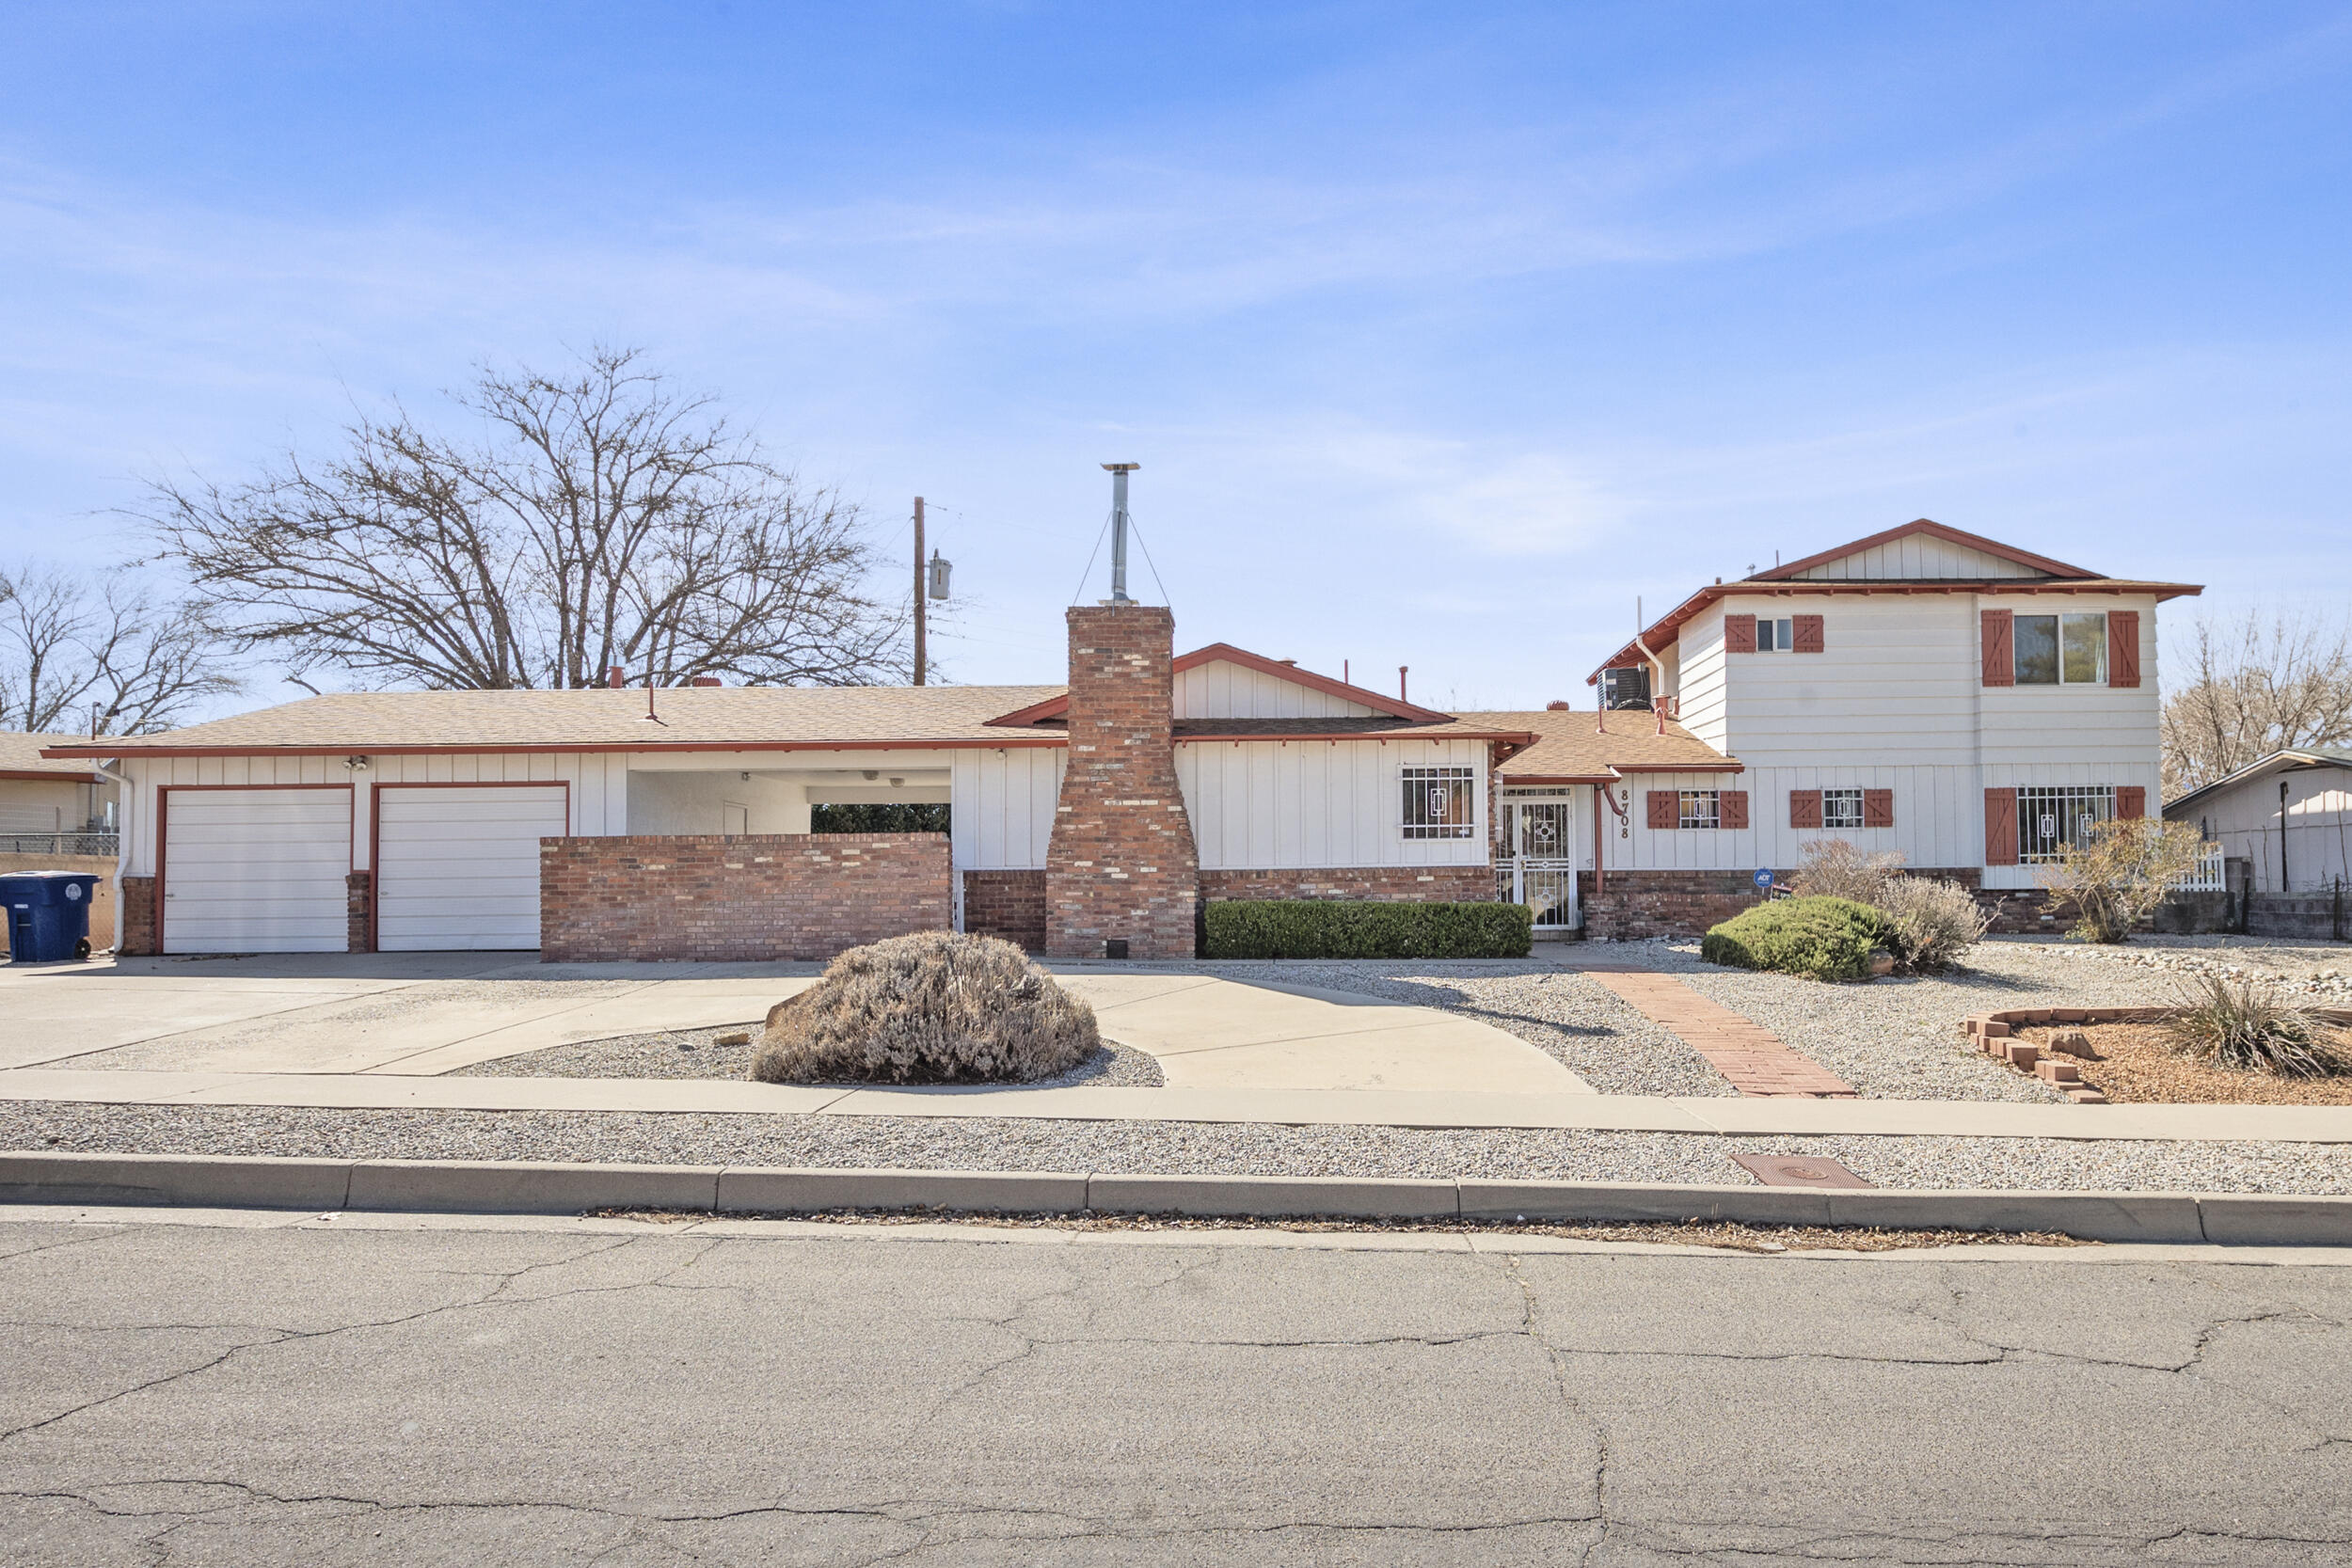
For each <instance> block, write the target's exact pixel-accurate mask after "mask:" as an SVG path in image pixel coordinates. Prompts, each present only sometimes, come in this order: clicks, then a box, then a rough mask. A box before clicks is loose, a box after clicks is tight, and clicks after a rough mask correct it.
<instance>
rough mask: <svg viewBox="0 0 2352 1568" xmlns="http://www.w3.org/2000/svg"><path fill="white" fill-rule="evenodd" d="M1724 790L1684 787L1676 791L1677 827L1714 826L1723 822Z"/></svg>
mask: <svg viewBox="0 0 2352 1568" xmlns="http://www.w3.org/2000/svg"><path fill="white" fill-rule="evenodd" d="M1723 803H1724V802H1723V792H1722V791H1721V790H1714V789H1682V790H1677V791H1676V792H1675V804H1676V808H1677V813H1678V816H1679V820H1678V821H1677V824H1676V825H1677V827H1683V828H1713V827H1717V826H1719V825H1721V823H1722V822H1723Z"/></svg>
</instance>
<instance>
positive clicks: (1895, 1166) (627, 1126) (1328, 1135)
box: [0, 1101, 2352, 1194]
mask: <svg viewBox="0 0 2352 1568" xmlns="http://www.w3.org/2000/svg"><path fill="white" fill-rule="evenodd" d="M0 1148H8V1149H42V1148H47V1149H63V1150H74V1151H113V1152H141V1153H166V1154H168V1153H187V1154H275V1155H294V1156H311V1157H319V1158H329V1159H439V1160H558V1161H616V1162H623V1163H634V1164H747V1165H787V1166H827V1167H834V1168H857V1167H880V1168H892V1169H949V1170H1053V1171H1101V1172H1107V1173H1118V1174H1151V1173H1161V1174H1188V1173H1190V1174H1212V1175H1266V1176H1400V1177H1434V1178H1447V1177H1490V1178H1492V1177H1502V1178H1514V1177H1515V1178H1522V1179H1537V1180H1586V1181H1602V1180H1610V1181H1685V1182H1708V1183H1716V1184H1724V1183H1741V1184H1744V1183H1747V1182H1749V1181H1751V1180H1753V1178H1751V1177H1750V1176H1748V1174H1747V1173H1746V1172H1745V1171H1743V1170H1741V1169H1740V1167H1739V1166H1738V1165H1735V1164H1732V1161H1731V1155H1732V1154H1733V1153H1735V1152H1741V1153H1764V1154H1810V1155H1816V1156H1827V1157H1829V1158H1832V1159H1836V1160H1839V1161H1842V1162H1844V1164H1846V1165H1847V1166H1849V1167H1850V1168H1851V1169H1852V1170H1853V1171H1855V1172H1856V1173H1857V1174H1859V1175H1861V1176H1862V1177H1863V1178H1864V1179H1865V1180H1869V1181H1872V1182H1874V1183H1876V1184H1878V1185H1880V1186H1886V1187H2007V1188H2055V1189H2110V1190H2111V1189H2141V1190H2153V1191H2171V1192H2260V1193H2327V1194H2343V1193H2352V1148H2347V1147H2346V1146H2343V1145H2334V1144H2289V1143H2196V1144H2191V1143H2159V1142H2134V1141H2114V1142H2108V1141H2093V1140H2074V1139H2060V1138H1950V1137H1832V1138H1726V1137H1718V1136H1713V1135H1708V1134H1700V1133H1677V1132H1590V1131H1561V1130H1544V1131H1508V1132H1498V1131H1492V1130H1486V1129H1475V1130H1470V1129H1464V1130H1447V1131H1437V1130H1425V1129H1413V1128H1392V1127H1282V1126H1268V1125H1257V1124H1250V1125H1236V1124H1225V1123H1192V1122H1165V1121H1156V1122H1077V1121H1029V1120H1012V1119H993V1118H990V1119H981V1118H973V1119H969V1120H967V1119H963V1118H959V1117H825V1116H818V1117H787V1116H701V1115H688V1114H668V1115H660V1114H648V1113H618V1112H546V1111H541V1112H485V1111H342V1110H322V1109H313V1108H306V1107H290V1106H270V1107H258V1108H256V1107H244V1106H212V1105H205V1106H196V1105H171V1106H158V1105H99V1104H73V1103H62V1102H55V1101H40V1102H20V1103H10V1104H0Z"/></svg>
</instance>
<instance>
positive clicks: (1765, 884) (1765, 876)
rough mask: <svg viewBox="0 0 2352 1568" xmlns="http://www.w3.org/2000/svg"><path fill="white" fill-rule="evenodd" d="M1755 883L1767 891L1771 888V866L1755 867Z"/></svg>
mask: <svg viewBox="0 0 2352 1568" xmlns="http://www.w3.org/2000/svg"><path fill="white" fill-rule="evenodd" d="M1756 886H1757V887H1759V888H1762V889H1763V890H1764V891H1765V892H1767V893H1770V892H1771V891H1772V867H1771V866H1769V865H1759V866H1757V867H1756Z"/></svg>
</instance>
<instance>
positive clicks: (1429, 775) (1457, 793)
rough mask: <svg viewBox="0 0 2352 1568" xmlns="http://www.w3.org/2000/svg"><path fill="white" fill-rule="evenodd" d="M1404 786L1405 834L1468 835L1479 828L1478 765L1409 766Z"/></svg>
mask: <svg viewBox="0 0 2352 1568" xmlns="http://www.w3.org/2000/svg"><path fill="white" fill-rule="evenodd" d="M1404 788H1405V836H1406V838H1469V837H1470V836H1471V835H1472V834H1474V833H1475V832H1477V830H1478V817H1477V809H1476V808H1477V800H1478V794H1477V791H1478V769H1476V768H1406V769H1405V770H1404Z"/></svg>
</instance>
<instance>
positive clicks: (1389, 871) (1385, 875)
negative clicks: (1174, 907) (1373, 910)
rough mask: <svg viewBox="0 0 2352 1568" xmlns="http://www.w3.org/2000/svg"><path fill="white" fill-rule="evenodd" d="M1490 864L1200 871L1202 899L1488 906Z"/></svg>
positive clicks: (1492, 875)
mask: <svg viewBox="0 0 2352 1568" xmlns="http://www.w3.org/2000/svg"><path fill="white" fill-rule="evenodd" d="M1495 885H1496V884H1495V872H1494V867H1492V866H1490V865H1356V866H1339V867H1327V868H1316V869H1311V870H1303V871H1301V870H1284V871H1203V872H1202V873H1200V896H1201V897H1202V898H1362V899H1370V900H1372V901H1374V902H1377V903H1390V904H1402V903H1413V904H1429V903H1444V904H1491V903H1493V902H1494V901H1495Z"/></svg>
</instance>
